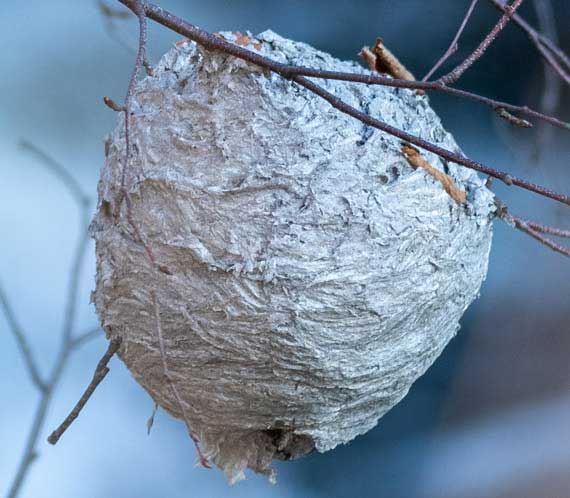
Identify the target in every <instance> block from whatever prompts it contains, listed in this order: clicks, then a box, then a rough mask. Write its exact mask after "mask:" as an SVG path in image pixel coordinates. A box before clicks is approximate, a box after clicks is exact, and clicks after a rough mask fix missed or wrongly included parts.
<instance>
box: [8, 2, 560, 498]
mask: <svg viewBox="0 0 570 498" xmlns="http://www.w3.org/2000/svg"><path fill="white" fill-rule="evenodd" d="M157 3H159V4H160V5H161V6H162V7H164V8H166V9H168V10H170V11H172V12H173V13H175V14H177V15H178V16H180V17H182V18H185V19H187V20H189V21H191V22H193V23H195V24H198V25H200V26H201V27H204V28H206V29H208V30H211V31H223V30H232V31H242V32H245V31H247V30H249V31H251V32H253V33H257V32H259V31H263V30H265V29H268V28H270V29H272V30H274V31H276V32H278V33H279V34H281V35H283V36H287V37H289V38H293V39H297V40H303V41H305V42H307V43H309V44H311V45H314V46H316V47H317V48H319V49H322V50H324V51H327V52H330V53H332V54H333V55H335V56H337V57H339V58H342V59H356V58H357V55H356V54H357V53H358V52H359V50H360V48H361V47H362V46H363V45H370V44H373V43H374V40H375V39H376V37H378V36H381V37H382V38H383V39H384V41H385V43H386V45H387V46H388V47H389V48H390V49H391V50H392V51H393V52H394V53H396V54H397V56H398V57H399V58H400V59H401V60H402V61H403V62H404V63H405V64H406V65H407V66H408V68H409V69H410V70H411V71H412V72H413V73H414V74H415V75H416V76H417V77H418V78H421V77H422V76H423V75H424V74H425V73H426V72H427V71H428V70H429V69H430V68H431V67H432V65H433V64H434V63H435V62H436V61H437V59H438V58H439V57H440V56H441V55H442V54H443V52H444V51H445V49H446V48H447V46H448V45H449V43H450V42H451V40H452V38H453V36H454V34H455V31H456V30H457V27H458V26H459V24H460V22H461V20H462V18H463V15H464V13H465V11H466V10H467V7H468V5H469V3H470V1H469V0H461V1H459V0H432V1H425V0H403V1H400V2H393V1H391V0H352V1H348V0H313V1H311V2H306V1H301V0H282V1H279V2H268V1H262V0H249V1H241V0H208V1H204V2H201V1H199V0H195V1H192V2H190V1H187V0H185V1H182V0H180V1H175V0H169V1H166V0H163V1H157ZM105 4H106V5H108V6H112V7H117V6H118V2H113V1H111V0H107V1H106V2H105ZM552 6H553V9H554V12H555V13H556V17H555V21H556V23H557V29H558V33H559V36H560V41H559V44H560V46H561V47H562V48H564V49H565V50H566V51H569V50H570V30H569V29H568V26H569V20H570V3H569V2H568V0H556V1H554V0H553V1H552ZM520 12H521V14H522V15H523V16H524V17H525V18H527V20H528V21H529V22H531V24H533V25H537V22H538V20H537V16H536V12H535V10H534V9H533V1H532V0H528V1H527V2H525V4H524V5H523V7H522V9H521V11H520ZM498 17H499V13H498V11H497V10H496V9H495V8H493V7H492V6H490V2H488V1H487V0H480V2H479V6H478V8H477V10H476V11H475V14H474V15H473V18H472V20H471V22H470V23H469V25H468V27H467V29H466V31H465V34H464V36H463V37H462V39H461V41H460V50H459V51H458V52H457V53H456V54H455V55H454V56H453V57H452V58H451V59H450V61H449V62H448V64H447V65H446V66H445V67H444V71H445V69H450V68H451V67H453V65H454V63H457V62H459V61H461V60H462V59H463V58H464V57H465V56H466V55H467V54H468V53H469V52H470V51H471V50H472V49H473V48H474V47H475V46H476V45H477V44H478V43H479V42H480V40H481V39H482V38H483V36H484V34H485V33H486V32H487V31H488V30H489V29H490V28H491V27H492V26H493V24H494V23H495V22H496V20H497V19H498ZM136 28H137V25H136V22H135V21H134V20H117V21H114V22H113V24H112V25H110V24H109V20H108V19H106V18H105V17H104V16H102V14H101V9H100V7H99V5H98V3H97V2H96V1H90V0H89V1H83V2H76V1H72V0H53V1H50V2H44V1H40V0H30V1H26V2H17V1H4V2H2V4H1V5H0V41H1V42H2V47H3V50H2V52H1V55H0V62H1V63H2V64H1V67H2V76H1V79H0V131H1V133H0V142H1V144H2V147H1V149H0V150H2V160H1V161H0V231H1V233H2V236H1V241H2V242H1V251H0V276H1V279H2V282H3V285H4V287H5V288H6V289H7V291H8V292H9V294H10V296H11V298H12V300H13V301H14V307H15V308H16V312H17V313H18V315H19V316H20V318H21V321H22V322H23V324H24V325H25V327H26V328H27V329H28V330H29V331H30V335H31V342H32V344H33V347H34V348H35V350H36V351H37V353H38V356H39V357H40V362H41V363H42V365H41V366H42V368H45V369H46V370H47V368H48V367H49V365H50V362H51V359H52V358H53V356H54V355H55V351H56V341H57V338H56V336H57V334H58V332H57V330H58V329H57V327H59V325H60V323H61V319H62V303H63V296H64V293H65V288H66V285H67V277H68V273H69V264H70V258H71V250H72V246H73V244H74V241H75V237H76V235H77V233H76V218H77V214H76V213H75V211H74V208H73V203H72V201H71V200H70V199H69V198H68V197H69V196H68V195H67V194H66V193H65V191H64V190H63V189H61V188H60V186H59V185H58V184H57V182H55V181H53V179H51V178H50V176H49V174H48V173H46V172H45V171H44V170H42V168H41V166H38V164H37V161H35V160H34V159H33V158H31V157H29V156H27V155H25V154H24V153H23V152H22V151H21V150H20V149H19V148H18V146H17V142H18V140H20V139H22V138H24V139H26V140H28V141H30V142H32V143H35V144H37V145H38V146H40V147H42V148H43V149H44V150H47V151H49V152H50V154H51V155H53V156H54V157H56V158H58V160H60V161H61V162H62V163H63V164H65V165H66V166H67V167H68V168H69V170H70V171H71V172H72V173H73V175H74V176H75V177H76V178H78V179H79V181H80V182H81V183H82V185H83V186H84V188H85V189H87V190H88V191H90V192H91V193H94V192H95V188H96V182H97V178H98V172H99V168H100V167H101V165H102V162H103V160H104V150H103V145H102V143H103V142H102V141H103V137H104V135H105V134H106V133H108V132H109V131H111V130H112V129H113V128H114V126H115V125H116V120H117V117H116V116H115V115H114V113H113V112H111V111H110V110H109V109H108V108H106V107H105V106H104V105H103V104H102V97H103V96H104V95H108V96H110V97H112V98H113V99H115V100H116V101H121V100H122V98H123V96H124V94H125V92H126V87H127V83H128V78H129V76H130V71H131V68H132V64H133V61H134V55H133V53H132V51H131V50H132V49H134V47H135V45H136V36H137V31H136ZM178 39H179V36H177V35H176V34H174V33H171V32H169V31H167V30H166V29H165V28H163V27H161V26H156V25H152V23H151V25H150V30H149V51H150V56H151V57H150V58H151V62H156V61H157V60H158V58H159V57H160V56H161V55H162V54H163V53H164V52H165V51H167V50H168V49H169V47H170V46H172V44H173V43H174V42H176V41H177V40H178ZM129 47H130V48H129ZM439 74H443V73H441V72H440V73H439ZM457 86H458V87H460V88H463V89H466V90H470V91H475V92H477V93H482V94H484V95H487V96H490V97H494V98H498V99H502V100H506V101H508V102H511V103H515V104H527V105H529V106H532V107H540V106H541V102H543V91H544V88H545V75H544V69H543V65H542V61H541V59H540V57H539V56H538V54H537V52H536V50H535V49H534V48H533V46H532V45H531V43H530V42H529V40H528V38H527V37H526V36H525V35H524V34H523V33H522V32H521V31H520V30H519V29H517V28H516V27H515V26H508V27H507V28H506V29H505V32H504V33H503V34H502V35H501V36H500V38H499V39H498V40H497V42H496V43H495V44H494V45H493V46H491V48H490V49H489V50H488V52H487V53H486V54H485V55H484V57H483V58H482V59H481V60H480V61H479V62H477V64H476V65H475V66H473V67H472V68H470V69H469V70H468V71H467V72H466V73H465V75H464V76H463V78H462V79H461V80H460V82H459V84H458V85H457ZM550 91H552V90H550ZM569 93H570V92H568V86H566V87H565V88H564V87H562V89H561V96H560V99H559V102H558V105H557V108H556V111H555V114H556V115H557V116H558V117H561V118H565V119H569V117H570V113H569V112H568V109H569V105H568V103H569V102H568V101H569ZM430 98H431V102H432V105H433V106H434V108H435V109H436V110H437V111H438V113H439V114H440V116H441V118H442V120H443V122H444V125H445V126H446V128H447V129H448V130H449V131H451V132H452V133H453V134H454V135H455V137H456V139H457V141H458V143H459V144H460V145H461V147H462V148H463V150H464V152H465V153H466V154H467V155H468V156H470V157H472V158H473V159H477V160H480V161H483V162H485V163H486V164H489V165H490V166H493V167H496V168H498V169H505V170H508V171H509V172H511V173H512V174H515V175H518V176H522V177H525V178H528V179H530V180H531V181H534V182H536V183H539V184H543V185H547V186H549V187H551V188H553V189H556V190H558V191H561V192H564V193H569V192H570V173H569V172H568V166H569V158H570V140H568V136H567V134H565V133H564V132H563V131H560V130H554V131H552V132H548V133H547V134H543V133H544V132H543V131H541V130H543V128H542V126H537V127H535V128H534V129H531V130H526V129H518V128H516V129H515V128H513V127H512V126H511V125H510V124H509V123H506V122H505V121H502V120H500V119H499V118H498V117H497V116H496V115H495V114H494V113H493V112H492V111H491V110H489V109H488V108H484V107H482V106H477V105H475V104H473V103H469V102H463V101H460V100H457V99H453V98H450V97H446V96H442V95H437V96H431V97H430ZM539 137H542V138H540V140H539ZM494 190H495V191H496V192H497V194H498V195H500V196H501V198H502V199H503V200H504V201H506V202H507V204H508V205H509V206H510V207H511V209H512V210H513V212H516V213H517V214H520V215H522V216H525V217H531V218H533V219H535V220H540V221H542V222H546V223H552V224H555V225H558V226H562V227H564V228H570V222H569V220H570V217H569V216H568V211H567V210H564V209H565V208H564V207H560V206H559V205H556V203H554V202H551V201H547V200H543V199H540V198H538V197H536V196H534V195H532V194H530V193H528V192H525V191H522V190H517V189H514V188H512V187H511V188H508V187H506V186H502V185H498V184H496V185H495V186H494ZM495 226H496V230H495V239H494V244H493V249H492V253H491V261H490V267H489V275H488V278H487V281H486V283H485V284H484V286H483V288H482V291H481V297H480V299H479V300H478V301H476V302H475V303H474V304H473V305H472V306H471V307H470V308H469V310H468V311H467V313H466V315H465V316H464V318H463V321H462V329H461V331H460V332H459V334H458V336H457V337H456V338H455V339H454V340H453V341H452V342H451V344H450V345H449V346H448V347H447V349H446V350H445V351H444V353H443V354H442V356H441V357H440V358H439V359H438V361H437V362H436V363H435V365H434V366H433V367H432V368H431V369H430V370H429V371H428V372H427V374H426V375H425V376H424V377H422V378H421V379H420V380H419V381H418V382H417V383H416V384H415V385H414V386H413V388H412V390H411V391H410V393H409V395H408V396H407V397H406V398H405V399H404V400H403V401H402V402H401V403H400V404H399V405H398V406H397V407H396V408H394V409H393V410H392V411H391V412H390V413H388V414H387V415H386V416H385V417H384V418H382V419H381V420H380V421H379V424H378V426H377V427H376V429H374V430H373V431H371V432H369V433H368V434H366V435H364V436H361V437H359V438H357V439H356V440H355V441H353V442H352V443H350V444H348V445H345V446H343V447H339V448H336V449H335V450H333V451H330V452H328V453H326V454H312V455H310V456H309V457H306V458H304V459H301V460H298V461H295V462H287V463H279V464H276V467H277V470H278V484H277V486H275V487H272V486H271V485H269V484H268V483H267V480H266V479H265V478H263V477H259V476H253V475H248V480H247V481H245V482H242V483H239V484H237V485H236V486H234V487H229V486H228V485H227V484H226V482H225V480H224V478H223V476H222V475H221V473H220V472H218V471H205V470H203V469H195V468H193V462H194V459H195V454H194V448H193V446H192V444H191V441H190V440H189V439H188V437H187V435H186V433H185V429H184V427H183V425H182V424H181V423H179V422H177V421H173V420H170V419H169V418H168V417H167V416H166V415H165V414H164V413H159V415H158V416H157V420H156V422H155V427H154V429H153V433H152V435H151V437H150V438H147V437H146V425H145V424H146V420H147V419H148V417H149V416H150V414H151V412H152V407H153V406H152V401H151V400H150V398H149V397H148V396H147V395H146V394H145V393H144V391H143V390H142V388H140V387H139V386H138V385H137V384H136V383H135V382H134V380H133V379H132V378H131V377H130V374H129V373H128V372H127V371H126V369H125V368H124V366H123V365H122V364H121V363H120V362H119V361H117V360H114V361H113V362H112V363H111V369H112V372H111V374H110V375H109V376H108V378H107V379H106V381H105V383H104V384H103V385H102V386H101V387H100V389H99V390H98V392H97V393H96V395H95V396H94V398H93V399H92V400H91V401H90V404H89V405H88V406H87V409H86V411H85V413H84V414H82V415H81V417H80V419H79V420H78V421H77V423H76V425H75V426H73V427H72V429H71V430H70V431H69V433H68V434H66V436H65V438H63V439H62V442H61V443H60V444H59V445H58V446H57V447H55V448H54V447H48V445H47V444H46V443H45V442H44V440H45V438H44V437H42V442H41V444H40V448H39V450H40V451H39V455H38V457H39V458H38V459H37V461H36V462H35V463H34V467H33V469H32V471H31V474H30V477H29V479H28V481H27V483H26V486H25V487H24V489H23V493H22V494H21V496H22V497H34V498H38V497H46V498H49V497H56V496H57V497H65V496H75V497H83V496H85V497H103V496H105V497H117V498H118V497H121V498H130V497H133V498H134V497H153V496H165V497H169V498H170V497H178V496H180V497H187V496H201V497H208V498H209V497H226V496H227V497H245V496H247V497H250V498H253V497H257V496H259V497H261V496H263V497H267V496H271V497H290V496H291V497H292V496H295V497H303V498H305V497H310V498H318V497H327V498H348V497H352V496H359V497H362V498H368V497H370V498H381V497H386V498H399V497H402V498H421V497H426V498H427V497H429V498H442V497H449V498H498V497H502V498H525V497H529V498H530V497H548V498H550V497H552V498H564V497H570V445H569V444H568V442H569V441H570V416H569V414H570V362H569V360H568V357H569V355H570V330H569V329H570V327H569V321H570V278H569V276H570V263H569V262H568V260H567V259H564V258H563V257H562V256H560V255H558V254H555V253H553V252H551V251H549V250H548V249H547V248H546V247H544V246H541V245H539V244H537V243H536V242H535V241H533V240H532V239H530V238H529V237H527V236H525V235H524V234H522V233H521V232H517V231H515V230H514V229H513V228H511V227H508V226H506V225H504V224H502V223H501V222H497V223H496V225H495ZM92 252H93V251H91V254H90V257H89V260H88V261H87V265H88V269H87V271H86V277H85V279H84V280H85V281H84V282H82V287H81V295H80V299H81V302H82V304H81V309H80V320H81V321H82V323H84V324H85V328H88V327H89V326H90V325H91V326H92V325H94V324H95V323H96V317H95V315H94V312H93V309H92V307H91V306H90V305H89V291H90V290H91V289H92V288H93V286H94V279H93V272H94V260H93V255H92ZM0 332H1V333H0V365H1V367H0V442H1V443H2V444H1V445H0V496H3V495H4V494H5V493H6V491H7V489H8V486H9V483H10V481H11V479H12V476H13V474H14V472H15V469H16V465H17V463H18V459H19V457H20V454H21V452H22V448H23V445H24V441H25V436H26V432H27V430H28V428H29V426H30V420H31V417H32V414H33V410H34V409H35V406H36V403H37V394H36V392H35V391H34V390H33V388H32V387H31V386H30V385H29V382H28V378H27V375H26V372H25V370H24V365H23V363H22V361H21V358H20V356H19V352H18V350H17V348H16V345H15V344H14V341H13V338H12V337H11V336H10V334H9V333H8V328H7V323H6V321H5V318H4V317H2V316H0ZM104 348H105V341H104V340H103V338H99V339H97V340H95V341H93V342H92V343H90V344H89V345H88V346H86V347H85V348H84V349H83V350H82V351H81V352H80V353H79V354H78V355H77V356H75V357H74V360H73V362H72V364H71V365H70V367H69V369H68V371H67V374H66V377H65V379H64V382H63V384H62V385H61V387H60V389H59V391H58V393H57V395H56V398H55V400H54V404H53V407H52V410H51V411H50V414H49V417H48V424H47V429H51V428H52V427H53V426H54V425H56V424H57V423H59V421H60V420H61V418H62V417H63V416H65V414H66V413H67V411H68V409H69V408H71V406H72V405H73V403H74V402H75V401H76V399H77V398H78V397H79V395H80V393H81V391H82V390H83V388H84V386H86V384H87V383H88V381H89V379H90V376H91V375H92V372H93V367H94V365H95V363H96V362H97V360H98V359H99V357H100V355H101V353H102V352H103V350H104ZM47 429H46V431H45V432H46V435H47Z"/></svg>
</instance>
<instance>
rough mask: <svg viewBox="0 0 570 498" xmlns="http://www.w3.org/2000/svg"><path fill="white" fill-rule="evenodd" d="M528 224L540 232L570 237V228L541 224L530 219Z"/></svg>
mask: <svg viewBox="0 0 570 498" xmlns="http://www.w3.org/2000/svg"><path fill="white" fill-rule="evenodd" d="M526 223H527V225H528V226H529V227H530V228H532V229H533V230H536V231H537V232H540V233H547V234H549V235H555V236H556V237H563V238H566V239H570V230H563V229H562V228H556V227H551V226H549V225H541V224H540V223H536V222H535V221H528V220H527V222H526Z"/></svg>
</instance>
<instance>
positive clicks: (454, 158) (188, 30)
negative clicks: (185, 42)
mask: <svg viewBox="0 0 570 498" xmlns="http://www.w3.org/2000/svg"><path fill="white" fill-rule="evenodd" d="M119 1H120V2H121V3H122V4H123V5H125V6H127V7H129V8H133V9H135V12H140V11H139V10H137V9H138V7H137V5H136V4H137V3H138V2H135V1H134V0H119ZM145 12H146V16H147V17H148V18H150V19H152V20H153V21H156V22H158V23H159V24H162V25H163V26H165V27H167V28H169V29H171V30H173V31H175V32H177V33H179V34H181V35H182V36H186V37H187V38H189V39H191V40H193V41H195V42H196V43H199V44H201V45H203V46H204V47H206V48H208V49H212V50H220V51H222V52H225V53H228V54H230V55H234V56H236V57H239V58H240V59H243V60H246V61H248V62H251V63H253V64H256V65H258V66H260V67H263V68H266V69H269V70H271V71H273V72H275V73H277V74H280V75H281V76H283V77H284V78H286V79H289V80H292V81H295V82H296V83H298V84H300V85H302V86H304V87H305V88H307V89H308V90H310V91H312V92H313V93H315V94H316V95H319V96H320V97H322V98H323V99H325V100H327V101H328V102H329V103H330V104H331V105H332V106H333V107H335V108H336V109H338V110H340V111H341V112H344V113H346V114H348V115H350V116H352V117H354V118H356V119H359V120H360V121H361V122H363V123H365V124H368V125H370V126H372V127H374V128H377V129H379V130H381V131H384V132H386V133H388V134H390V135H392V136H395V137H397V138H400V139H401V140H403V141H405V142H409V143H411V144H413V145H415V146H417V147H419V148H421V149H424V150H428V151H430V152H433V153H434V154H436V155H438V156H439V157H442V158H443V159H446V160H448V161H451V162H454V163H457V164H460V165H462V166H465V167H467V168H469V169H473V170H475V171H479V172H481V173H485V174H486V175H490V176H493V177H494V178H497V179H499V180H501V181H503V182H504V183H505V184H506V185H516V186H518V187H521V188H524V189H526V190H529V191H531V192H535V193H537V194H540V195H542V196H545V197H549V198H551V199H554V200H557V201H559V202H562V203H564V204H567V205H570V197H568V196H567V195H564V194H560V193H557V192H553V191H552V190H549V189H547V188H545V187H542V186H540V185H536V184H533V183H531V182H528V181H526V180H523V179H521V178H516V177H513V176H512V175H510V174H509V173H506V172H504V171H499V170H496V169H494V168H490V167H488V166H485V165H484V164H482V163H479V162H477V161H474V160H472V159H468V158H466V157H463V156H461V155H460V154H457V153H454V152H452V151H449V150H446V149H443V148H441V147H439V146H437V145H435V144H432V143H430V142H427V141H425V140H422V139H421V138H419V137H416V136H413V135H410V134H409V133H406V132H404V131H402V130H399V129H397V128H394V127H392V126H390V125H388V124H386V123H384V122H382V121H380V120H378V119H375V118H372V117H370V116H368V115H367V114H365V113H363V112H361V111H359V110H357V109H356V108H354V107H352V106H350V105H348V104H346V103H344V102H342V101H340V100H339V99H338V98H337V97H335V96H334V95H332V94H331V93H329V92H327V91H326V90H324V89H323V88H322V87H320V86H319V85H317V84H316V83H313V82H312V81H311V80H308V79H307V78H306V77H305V76H302V75H307V76H311V77H321V78H329V77H330V76H331V73H329V72H327V71H321V70H318V69H309V68H299V67H297V66H291V65H284V64H280V63H278V62H276V61H273V60H271V59H269V58H267V57H264V56H263V55H261V54H259V53H257V52H253V51H251V50H248V49H246V48H244V47H241V46H239V45H236V44H233V43H231V42H228V41H227V40H225V39H223V38H221V37H217V36H214V35H212V34H210V33H208V32H206V31H204V30H202V29H200V28H198V27H196V26H194V25H192V24H190V23H189V22H187V21H184V20H182V19H179V18H178V17H176V16H174V15H173V14H171V13H169V12H167V11H165V10H164V9H162V8H160V7H157V6H156V5H153V4H145ZM333 74H334V73H333ZM359 76H362V78H360V77H359ZM375 78H377V76H376V75H351V78H350V79H349V78H348V75H346V74H345V75H343V77H342V78H340V77H339V78H337V79H346V80H347V81H355V82H356V81H359V82H367V81H371V80H374V79H375ZM376 81H378V80H376ZM392 81H393V80H392ZM406 83H408V84H409V82H406ZM420 84H421V85H429V83H421V82H419V84H418V85H415V86H416V87H417V88H420ZM402 86H403V85H402ZM507 110H508V109H507Z"/></svg>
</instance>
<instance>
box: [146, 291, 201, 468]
mask: <svg viewBox="0 0 570 498" xmlns="http://www.w3.org/2000/svg"><path fill="white" fill-rule="evenodd" d="M151 295H152V302H153V306H154V320H155V326H156V336H157V339H158V346H159V349H160V359H161V361H162V370H163V373H164V377H165V379H166V381H167V382H168V385H169V386H170V389H171V390H172V394H173V395H174V398H175V399H176V404H177V405H178V408H179V409H180V411H181V412H182V418H183V419H184V423H185V424H186V429H187V430H188V435H189V436H190V438H191V439H192V441H194V445H195V446H196V451H197V453H198V458H199V459H200V463H201V464H202V466H204V467H206V468H210V463H209V462H208V459H207V458H206V456H205V455H204V453H203V452H202V448H201V447H200V439H199V437H198V434H196V433H195V432H194V430H193V429H192V426H191V425H190V421H189V419H188V415H187V413H186V408H185V407H184V402H183V401H182V398H181V397H180V394H179V393H178V388H177V387H176V383H175V382H174V379H173V378H172V375H171V374H170V370H169V368H168V362H167V361H166V348H165V347H164V339H163V337H162V323H161V320H160V308H159V303H158V299H157V297H156V293H155V292H152V293H151Z"/></svg>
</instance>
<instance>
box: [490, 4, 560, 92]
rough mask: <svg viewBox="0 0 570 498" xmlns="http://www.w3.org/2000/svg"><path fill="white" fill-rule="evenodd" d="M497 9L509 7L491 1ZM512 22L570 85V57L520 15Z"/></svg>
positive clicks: (502, 9) (516, 15)
mask: <svg viewBox="0 0 570 498" xmlns="http://www.w3.org/2000/svg"><path fill="white" fill-rule="evenodd" d="M489 1H490V2H491V3H492V4H493V5H494V6H495V7H497V9H499V10H500V11H502V12H505V11H506V9H507V6H506V5H505V3H504V2H503V1H502V0H489ZM512 21H513V23H514V24H516V25H517V26H518V27H519V28H520V29H521V30H523V31H524V32H525V33H526V35H527V36H528V37H529V39H530V40H531V42H532V43H533V45H534V46H535V47H536V49H537V50H538V52H539V54H540V55H541V56H542V57H543V59H544V60H545V61H546V62H547V63H548V64H549V65H550V66H551V67H552V68H553V69H554V70H555V71H556V73H557V74H558V75H559V76H560V77H561V78H562V79H563V80H564V81H565V82H566V83H567V84H569V85H570V56H568V55H567V54H566V53H565V52H564V50H562V49H561V48H560V47H558V46H557V45H556V42H555V41H553V40H551V39H550V38H549V37H548V36H546V35H545V34H542V33H539V32H538V31H537V30H536V29H534V28H533V27H532V26H531V25H530V24H529V23H528V22H526V21H525V20H524V19H523V18H522V17H521V16H520V15H518V14H515V15H513V17H512Z"/></svg>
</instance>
